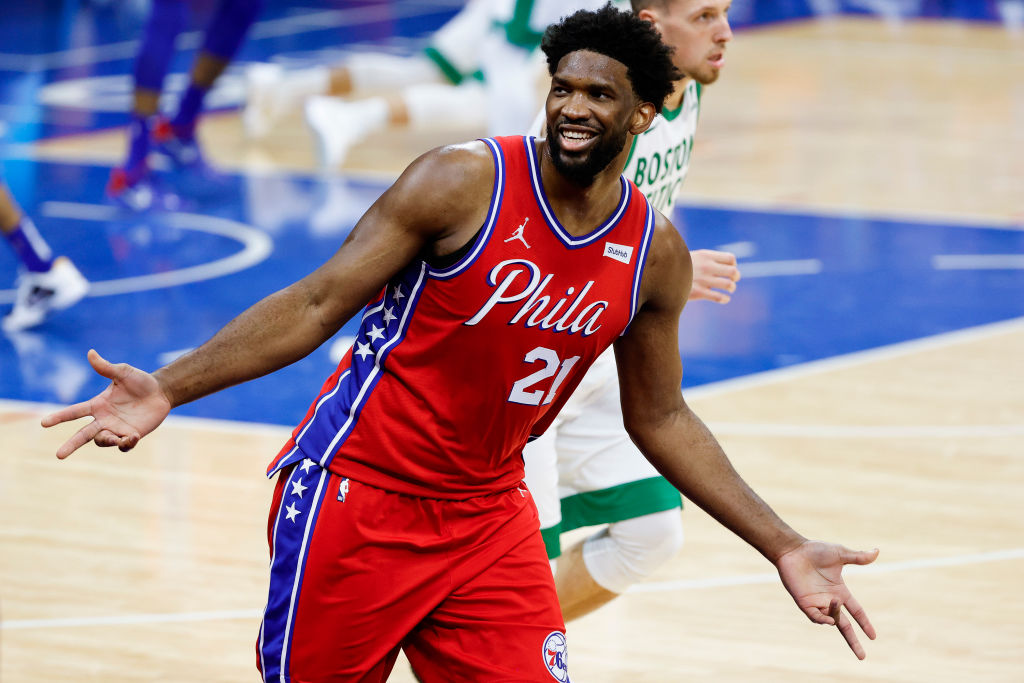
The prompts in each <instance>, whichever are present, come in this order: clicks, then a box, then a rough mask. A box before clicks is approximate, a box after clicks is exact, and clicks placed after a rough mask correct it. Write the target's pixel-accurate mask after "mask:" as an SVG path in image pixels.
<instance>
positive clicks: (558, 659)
mask: <svg viewBox="0 0 1024 683" xmlns="http://www.w3.org/2000/svg"><path fill="white" fill-rule="evenodd" d="M541 654H542V655H543V656H544V666H546V667H547V668H548V673H549V674H551V676H552V678H554V679H555V680H556V681H561V682H562V683H567V681H568V680H569V646H568V643H567V642H566V640H565V634H564V633H562V632H561V631H552V632H551V633H549V634H548V637H547V638H545V639H544V647H543V648H542V649H541Z"/></svg>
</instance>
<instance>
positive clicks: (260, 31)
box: [0, 3, 445, 71]
mask: <svg viewBox="0 0 1024 683" xmlns="http://www.w3.org/2000/svg"><path fill="white" fill-rule="evenodd" d="M444 9H445V8H444V7H441V6H440V5H439V3H433V4H421V3H403V4H401V5H397V6H390V7H389V6H388V5H387V4H381V5H372V6H366V7H355V8H348V9H340V10H325V11H317V12H308V13H305V14H298V15H294V16H290V17H282V18H280V19H268V20H266V21H257V22H255V23H254V24H253V25H252V28H251V29H250V30H249V31H250V32H249V37H250V38H251V39H260V38H276V37H281V36H290V35H297V34H300V33H309V32H312V31H323V30H325V29H329V28H338V27H341V26H358V25H361V24H370V23H373V22H377V21H386V20H389V19H396V18H408V17H416V16H424V15H428V14H437V13H438V12H440V11H443V10H444ZM203 33H204V32H203V31H187V32H185V33H182V34H180V35H179V36H178V39H177V42H176V43H175V48H176V49H177V50H191V49H194V48H196V47H198V46H199V45H200V43H201V41H202V39H203ZM139 42H140V41H138V40H125V41H121V42H118V43H107V44H105V45H88V46H85V47H77V48H71V49H69V50H58V51H56V52H47V53H43V54H38V55H31V54H15V53H3V52H0V70H6V71H45V70H48V69H59V68H65V67H70V66H79V65H85V64H100V63H103V62H111V61H116V60H119V59H133V58H134V57H135V55H136V53H137V52H138V49H139Z"/></svg>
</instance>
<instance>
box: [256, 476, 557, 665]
mask: <svg viewBox="0 0 1024 683" xmlns="http://www.w3.org/2000/svg"><path fill="white" fill-rule="evenodd" d="M538 529H539V523H538V520H537V512H536V508H535V507H534V504H533V501H532V500H530V494H529V492H528V491H527V490H526V489H525V487H524V488H522V489H511V490H509V491H503V492H501V493H496V494H493V495H486V496H480V497H477V498H471V499H469V500H464V501H451V500H438V499H432V498H418V497H415V496H408V495H404V494H398V493H392V492H389V491H384V490H381V489H378V488H374V487H372V486H368V485H366V484H362V483H360V482H357V481H351V480H349V479H346V478H343V477H340V476H338V475H337V474H332V473H330V472H327V471H325V470H323V469H321V468H320V467H319V466H317V465H316V464H314V463H313V462H312V461H310V460H306V461H304V462H303V463H301V464H300V465H297V466H293V467H291V468H286V469H285V470H282V472H281V474H280V475H279V477H278V481H277V487H276V489H275V491H274V499H273V503H272V504H271V511H270V521H269V529H268V534H269V541H270V552H271V571H270V574H271V576H270V593H269V598H268V600H267V608H266V611H265V612H264V615H263V624H262V627H261V628H260V637H259V643H258V646H257V648H258V652H257V662H258V666H259V669H260V671H261V673H262V674H263V679H264V680H265V681H275V682H279V683H288V682H290V683H314V682H316V683H321V682H326V681H383V680H386V679H387V677H388V674H389V673H390V672H391V668H392V666H393V665H394V662H395V659H396V658H397V656H398V652H399V649H404V650H405V652H406V655H407V656H408V658H409V661H410V663H411V664H412V666H413V669H414V670H415V671H416V673H417V675H418V676H419V677H420V679H421V680H422V681H424V682H425V683H432V682H434V681H438V682H440V681H444V682H446V683H447V682H451V681H474V682H475V681H544V682H550V681H568V680H569V677H568V669H567V666H566V640H565V624H564V622H563V620H562V615H561V611H560V610H559V607H558V598H557V596H556V594H555V585H554V580H553V579H552V576H551V569H550V567H549V565H548V561H547V555H546V553H545V551H544V544H543V541H542V540H541V536H540V533H539V532H538Z"/></svg>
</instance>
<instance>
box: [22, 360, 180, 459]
mask: <svg viewBox="0 0 1024 683" xmlns="http://www.w3.org/2000/svg"><path fill="white" fill-rule="evenodd" d="M89 363H90V364H91V365H92V367H93V369H94V370H95V371H96V372H97V373H99V374H100V375H102V376H103V377H106V378H107V379H109V380H111V384H110V386H109V387H107V388H106V389H104V390H103V392H102V393H100V394H98V395H97V396H94V397H93V398H92V399H90V400H88V401H85V402H83V403H76V404H75V405H72V406H68V407H67V408H64V409H62V410H58V411H57V412H55V413H52V414H50V415H47V416H46V417H44V418H43V420H42V425H43V426H44V427H53V426H54V425H58V424H61V423H62V422H69V421H71V420H77V419H78V418H81V417H86V416H90V415H91V416H92V418H93V421H92V422H90V423H89V424H87V425H85V426H84V427H82V428H81V429H79V430H78V431H77V432H76V433H75V435H74V436H72V437H71V438H70V439H68V440H67V441H65V442H64V445H62V446H61V447H60V448H59V449H58V450H57V457H58V458H61V459H64V458H66V457H68V456H69V455H71V454H72V453H74V452H75V451H76V450H78V449H79V448H80V447H81V446H83V445H85V444H86V443H88V442H89V441H93V442H95V443H96V445H97V446H117V447H118V448H119V449H121V450H122V451H129V450H131V449H132V448H134V447H135V444H137V443H138V442H139V439H141V438H142V437H144V436H145V435H146V434H149V433H150V432H151V431H153V430H154V429H156V428H157V426H159V424H160V423H161V422H163V421H164V418H165V417H167V414H168V413H169V412H170V411H171V402H170V401H169V400H168V398H167V396H166V394H164V391H163V389H161V388H160V384H159V382H157V380H156V378H155V377H153V375H151V374H149V373H148V372H143V371H142V370H139V369H138V368H134V367H132V366H130V365H128V364H126V363H119V364H117V365H114V364H112V363H110V362H108V361H106V360H105V359H104V358H102V357H101V356H100V354H98V353H96V351H95V350H93V349H90V350H89Z"/></svg>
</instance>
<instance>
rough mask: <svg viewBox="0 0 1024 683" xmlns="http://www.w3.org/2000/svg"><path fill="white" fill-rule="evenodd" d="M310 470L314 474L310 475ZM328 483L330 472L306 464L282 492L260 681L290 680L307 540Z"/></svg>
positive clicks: (263, 630)
mask: <svg viewBox="0 0 1024 683" xmlns="http://www.w3.org/2000/svg"><path fill="white" fill-rule="evenodd" d="M311 469H312V470H313V473H312V474H309V471H310V470H311ZM307 476H311V477H315V478H317V483H316V485H315V487H314V486H306V485H304V484H303V479H304V478H305V477H307ZM328 481H330V473H329V472H327V470H322V469H320V468H319V467H317V466H316V463H314V462H313V461H311V460H306V461H305V462H304V463H303V464H302V466H297V467H295V469H294V470H292V472H291V474H289V476H288V481H286V482H285V485H284V488H283V490H282V491H281V503H280V507H279V508H278V510H277V519H276V520H275V521H274V533H273V545H272V551H273V556H272V558H271V561H270V590H269V592H268V595H267V606H266V609H264V611H263V623H262V624H261V626H260V642H259V656H260V664H261V669H262V672H263V680H264V681H266V682H267V683H269V682H270V681H287V680H289V678H290V677H289V675H288V656H289V653H290V650H291V637H292V628H293V626H294V624H295V608H296V606H297V605H298V601H299V595H301V593H302V576H303V573H304V571H305V567H306V557H307V551H308V549H309V541H310V539H311V538H312V536H313V529H315V528H316V520H317V517H319V515H320V505H321V503H322V501H323V499H324V492H325V490H326V488H327V482H328ZM296 482H297V483H298V485H297V486H296V485H295V484H296ZM306 490H312V495H309V494H307V495H305V496H303V495H302V493H303V492H304V491H306Z"/></svg>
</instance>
